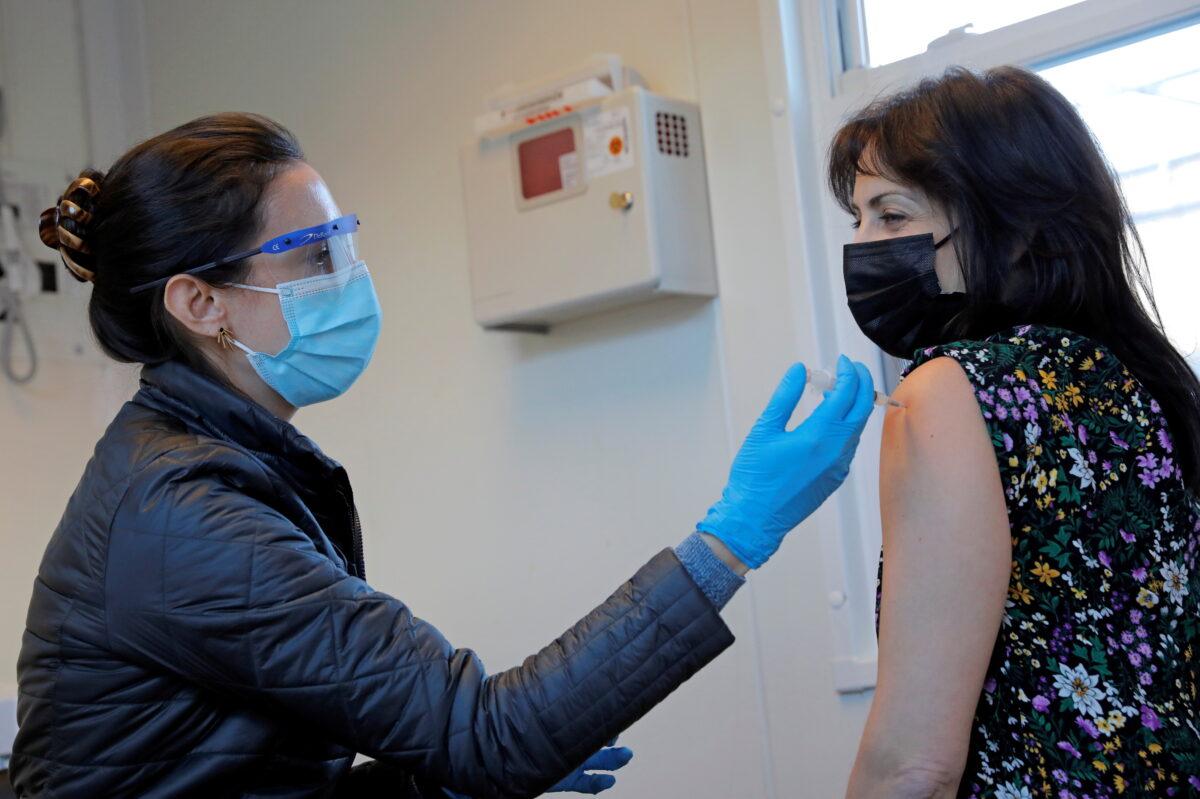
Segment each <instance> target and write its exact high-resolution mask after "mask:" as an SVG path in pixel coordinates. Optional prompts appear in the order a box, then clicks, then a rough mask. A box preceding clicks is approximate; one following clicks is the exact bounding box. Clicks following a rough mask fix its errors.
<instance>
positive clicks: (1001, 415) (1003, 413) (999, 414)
mask: <svg viewBox="0 0 1200 799" xmlns="http://www.w3.org/2000/svg"><path fill="white" fill-rule="evenodd" d="M996 418H997V419H1000V420H1004V419H1007V418H1008V408H1005V407H1004V406H1003V405H997V406H996Z"/></svg>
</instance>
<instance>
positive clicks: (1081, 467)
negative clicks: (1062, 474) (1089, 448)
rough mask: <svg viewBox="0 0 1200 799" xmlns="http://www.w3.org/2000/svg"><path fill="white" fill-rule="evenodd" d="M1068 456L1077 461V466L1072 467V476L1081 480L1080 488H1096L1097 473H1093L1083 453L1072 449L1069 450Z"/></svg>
mask: <svg viewBox="0 0 1200 799" xmlns="http://www.w3.org/2000/svg"><path fill="white" fill-rule="evenodd" d="M1067 454H1068V455H1070V456H1071V460H1073V461H1075V465H1074V466H1072V467H1071V474H1073V475H1075V476H1076V477H1078V478H1079V487H1080V488H1093V487H1095V485H1096V476H1095V473H1094V472H1093V471H1092V467H1091V466H1090V465H1089V464H1088V462H1087V458H1085V457H1084V456H1083V453H1081V452H1080V451H1079V450H1077V449H1075V448H1074V447H1072V448H1071V449H1069V450H1067Z"/></svg>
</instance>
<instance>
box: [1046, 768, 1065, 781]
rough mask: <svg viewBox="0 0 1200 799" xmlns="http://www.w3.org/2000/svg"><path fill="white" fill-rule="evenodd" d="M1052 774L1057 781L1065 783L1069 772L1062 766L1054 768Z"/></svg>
mask: <svg viewBox="0 0 1200 799" xmlns="http://www.w3.org/2000/svg"><path fill="white" fill-rule="evenodd" d="M1050 776H1051V777H1053V778H1054V781H1055V782H1057V783H1060V784H1062V783H1065V782H1066V781H1067V772H1065V771H1063V770H1062V769H1060V768H1056V769H1054V771H1051V772H1050Z"/></svg>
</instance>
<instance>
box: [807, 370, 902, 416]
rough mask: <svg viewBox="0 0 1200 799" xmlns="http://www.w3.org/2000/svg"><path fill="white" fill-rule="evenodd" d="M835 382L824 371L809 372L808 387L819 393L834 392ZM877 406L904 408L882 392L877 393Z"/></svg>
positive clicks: (831, 376)
mask: <svg viewBox="0 0 1200 799" xmlns="http://www.w3.org/2000/svg"><path fill="white" fill-rule="evenodd" d="M835 382H836V381H835V380H834V377H833V375H831V374H830V373H829V372H827V371H825V370H824V369H813V370H811V371H809V372H808V379H807V383H808V385H810V386H812V387H813V388H815V389H817V390H818V391H832V390H833V386H834V383H835ZM875 404H876V405H879V406H889V405H890V406H891V407H893V408H903V407H904V406H903V405H902V404H900V403H899V402H896V400H894V399H892V398H891V397H889V396H888V395H887V394H884V393H883V392H882V391H876V392H875Z"/></svg>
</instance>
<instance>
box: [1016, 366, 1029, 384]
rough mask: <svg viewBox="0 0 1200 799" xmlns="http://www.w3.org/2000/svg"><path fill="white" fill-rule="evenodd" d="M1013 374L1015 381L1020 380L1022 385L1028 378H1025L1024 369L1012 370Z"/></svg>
mask: <svg viewBox="0 0 1200 799" xmlns="http://www.w3.org/2000/svg"><path fill="white" fill-rule="evenodd" d="M1013 374H1014V375H1016V376H1017V379H1018V380H1020V381H1021V382H1022V383H1024V382H1025V381H1026V380H1028V379H1029V378H1028V377H1026V376H1025V370H1024V369H1013Z"/></svg>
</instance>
